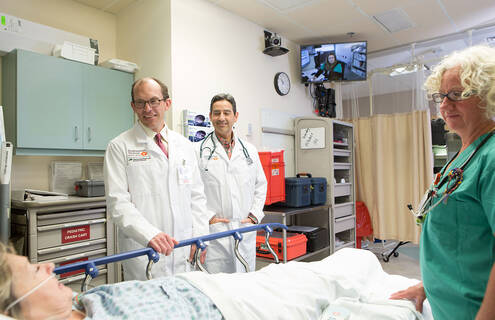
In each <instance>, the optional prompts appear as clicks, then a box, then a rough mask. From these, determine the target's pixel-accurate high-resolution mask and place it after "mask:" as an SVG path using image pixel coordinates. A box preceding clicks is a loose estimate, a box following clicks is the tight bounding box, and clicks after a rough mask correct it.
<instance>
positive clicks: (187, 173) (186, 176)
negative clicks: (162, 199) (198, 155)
mask: <svg viewBox="0 0 495 320" xmlns="http://www.w3.org/2000/svg"><path fill="white" fill-rule="evenodd" d="M192 171H193V170H192V166H189V165H186V164H183V165H181V166H180V167H179V184H192Z"/></svg>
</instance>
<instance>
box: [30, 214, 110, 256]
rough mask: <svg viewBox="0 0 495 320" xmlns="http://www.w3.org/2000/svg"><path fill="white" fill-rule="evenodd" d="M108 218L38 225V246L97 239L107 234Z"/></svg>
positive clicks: (54, 245)
mask: <svg viewBox="0 0 495 320" xmlns="http://www.w3.org/2000/svg"><path fill="white" fill-rule="evenodd" d="M105 224H106V219H95V220H84V221H78V222H71V223H61V224H53V225H49V226H41V227H37V229H38V248H39V249H44V248H50V247H57V246H60V245H67V244H70V243H75V242H81V241H88V240H95V239H100V238H104V237H105V236H106V230H105Z"/></svg>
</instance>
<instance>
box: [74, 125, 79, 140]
mask: <svg viewBox="0 0 495 320" xmlns="http://www.w3.org/2000/svg"><path fill="white" fill-rule="evenodd" d="M78 140H79V130H78V128H77V126H74V141H78Z"/></svg>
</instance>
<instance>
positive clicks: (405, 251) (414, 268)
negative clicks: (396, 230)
mask: <svg viewBox="0 0 495 320" xmlns="http://www.w3.org/2000/svg"><path fill="white" fill-rule="evenodd" d="M391 242H393V240H392V241H389V243H390V245H387V246H386V247H385V249H384V248H383V245H382V244H381V243H374V244H371V245H370V246H369V249H370V250H371V251H372V252H373V253H375V254H376V255H377V257H378V259H379V260H380V263H381V265H382V268H383V270H384V271H385V272H387V273H389V274H398V275H401V276H404V277H408V278H414V279H419V280H420V279H421V271H420V268H419V260H418V250H419V248H418V245H415V244H412V243H408V244H405V245H404V246H402V247H400V248H399V250H398V252H399V256H398V257H394V256H391V257H390V260H389V262H384V261H383V259H382V255H381V253H382V252H384V251H390V250H391V249H393V246H392V245H391Z"/></svg>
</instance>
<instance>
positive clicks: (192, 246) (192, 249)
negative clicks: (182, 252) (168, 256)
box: [189, 244, 207, 264]
mask: <svg viewBox="0 0 495 320" xmlns="http://www.w3.org/2000/svg"><path fill="white" fill-rule="evenodd" d="M206 249H207V248H205V249H204V250H203V251H201V254H200V256H199V261H200V262H201V264H203V263H205V259H206ZM194 251H196V245H195V244H192V245H191V251H190V252H189V261H190V262H193V263H195V262H194V261H193V260H194Z"/></svg>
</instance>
